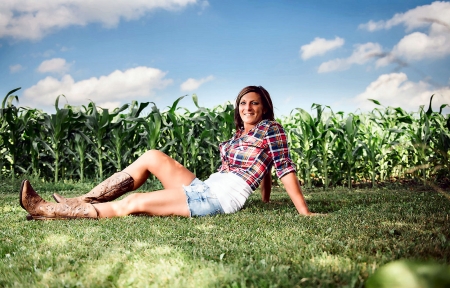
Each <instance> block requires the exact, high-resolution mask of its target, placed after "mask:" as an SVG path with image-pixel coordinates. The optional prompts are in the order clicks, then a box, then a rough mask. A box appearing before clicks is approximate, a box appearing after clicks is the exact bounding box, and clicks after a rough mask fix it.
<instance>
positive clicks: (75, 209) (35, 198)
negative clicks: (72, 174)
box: [19, 180, 98, 220]
mask: <svg viewBox="0 0 450 288" xmlns="http://www.w3.org/2000/svg"><path fill="white" fill-rule="evenodd" d="M19 201H20V206H22V208H23V209H25V210H26V211H27V212H28V213H29V215H27V220H53V219H74V218H98V213H97V210H96V209H95V207H94V206H93V205H92V204H88V203H81V202H80V203H76V204H72V205H70V204H67V203H56V204H55V203H50V202H47V201H45V200H44V199H42V198H41V196H39V195H38V194H37V193H36V191H34V189H33V187H32V186H31V184H30V181H28V180H23V181H22V185H21V187H20V192H19Z"/></svg>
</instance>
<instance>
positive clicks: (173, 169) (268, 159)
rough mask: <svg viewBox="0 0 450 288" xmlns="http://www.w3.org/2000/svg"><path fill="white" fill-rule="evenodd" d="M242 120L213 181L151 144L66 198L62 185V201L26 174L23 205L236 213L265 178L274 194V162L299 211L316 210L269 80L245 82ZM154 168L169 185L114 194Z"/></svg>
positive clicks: (70, 214)
mask: <svg viewBox="0 0 450 288" xmlns="http://www.w3.org/2000/svg"><path fill="white" fill-rule="evenodd" d="M234 122H235V125H236V133H235V134H234V136H233V137H232V138H231V139H230V140H228V141H225V142H222V143H220V145H219V150H220V157H221V160H222V165H221V167H220V168H219V172H217V173H214V174H212V175H211V176H210V177H209V178H208V179H207V180H205V181H200V180H199V179H197V178H196V177H195V175H194V174H193V173H192V172H190V171H189V170H188V169H186V168H185V167H183V166H182V165H181V164H180V163H178V162H177V161H175V160H174V159H172V158H170V157H169V156H167V155H166V154H164V153H162V152H160V151H157V150H150V151H147V152H145V153H144V155H142V156H141V157H139V158H138V159H137V160H136V161H134V162H133V163H132V164H131V165H130V166H128V167H127V168H126V169H125V170H123V171H121V172H118V173H115V174H114V175H112V176H111V177H109V178H108V179H106V180H105V181H103V182H102V183H100V184H99V185H98V186H96V187H95V188H94V189H92V190H91V191H90V192H89V193H87V194H85V195H83V196H79V197H76V198H64V197H62V196H61V195H58V194H56V193H55V194H54V195H53V198H54V199H55V200H56V202H58V203H50V202H47V201H45V200H44V199H42V198H41V197H40V196H39V195H38V194H37V193H36V192H35V191H34V190H33V187H32V186H31V184H30V182H29V181H28V180H24V181H23V182H22V185H21V188H20V195H19V197H20V205H21V206H22V208H24V209H25V210H27V211H28V213H29V215H28V216H27V219H29V220H31V219H35V220H47V219H71V218H110V217H117V216H125V215H130V214H147V215H151V216H153V215H155V216H169V215H179V216H185V217H192V216H206V215H215V214H221V213H234V212H236V211H239V210H240V209H241V208H242V206H243V205H244V203H245V201H246V200H247V198H248V197H249V196H250V194H251V193H252V192H253V191H254V190H255V189H256V188H257V187H259V186H260V185H261V194H262V195H261V196H262V199H263V201H264V202H269V199H270V192H271V188H272V187H271V176H270V174H271V173H270V168H271V166H272V165H274V166H275V169H276V174H277V176H278V177H279V178H280V179H281V182H282V183H283V185H284V187H285V189H286V191H287V193H288V194H289V197H290V198H291V200H292V202H293V203H294V205H295V207H296V208H297V211H298V213H300V214H303V215H313V213H311V212H310V211H309V210H308V206H307V205H306V202H305V199H304V197H303V194H302V192H301V189H300V184H299V181H298V179H297V177H296V174H295V166H294V163H293V162H292V160H291V158H290V153H289V149H288V145H287V140H286V134H285V133H284V130H283V127H281V125H280V124H278V123H277V122H275V119H274V113H273V105H272V100H271V98H270V95H269V93H268V92H267V91H266V90H265V89H264V88H263V87H261V86H248V87H245V88H244V89H242V91H241V92H240V93H239V95H238V97H237V98H236V104H235V110H234ZM150 173H152V174H153V175H155V176H156V177H157V178H158V179H159V180H160V181H161V183H162V185H163V187H164V190H160V191H154V192H149V193H134V194H131V195H129V196H127V197H125V198H124V199H122V200H119V201H115V202H110V201H112V200H114V199H117V198H118V197H120V196H122V195H123V194H125V193H126V192H129V191H132V190H135V189H137V188H139V187H140V186H141V185H142V184H143V183H144V182H145V180H146V179H147V178H148V177H149V175H150Z"/></svg>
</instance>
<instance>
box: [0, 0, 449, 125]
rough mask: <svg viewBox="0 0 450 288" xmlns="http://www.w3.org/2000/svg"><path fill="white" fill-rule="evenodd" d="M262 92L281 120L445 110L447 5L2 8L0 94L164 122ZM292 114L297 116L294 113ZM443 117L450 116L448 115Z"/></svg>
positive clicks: (131, 2)
mask: <svg viewBox="0 0 450 288" xmlns="http://www.w3.org/2000/svg"><path fill="white" fill-rule="evenodd" d="M248 85H261V86H263V87H264V88H266V89H267V90H268V91H269V93H270V95H271V97H272V100H273V104H274V106H275V115H276V116H277V117H280V116H287V115H289V114H290V113H291V111H293V109H295V108H303V109H305V110H307V111H311V106H312V105H313V104H314V103H316V104H321V105H324V106H325V105H327V106H330V107H331V109H332V110H333V111H335V112H337V111H343V112H345V113H359V112H364V111H371V110H372V109H374V108H375V107H377V106H376V105H375V104H374V103H373V102H372V101H370V100H368V99H375V100H378V101H379V102H380V103H381V104H382V105H383V106H385V107H387V106H393V107H402V108H403V109H405V110H407V111H418V110H419V107H420V105H425V106H426V107H428V103H429V99H430V97H431V95H433V94H434V95H435V97H434V99H433V108H434V109H435V110H439V107H440V105H443V104H450V2H449V1H435V2H433V1H420V0H408V1H404V0H377V1H373V0H370V1H367V0H340V1H329V0H326V1H325V0H304V1H296V0H279V1H269V0H239V1H231V0H229V1H219V0H146V1H141V0H127V1H113V0H97V1H87V0H58V1H55V0H40V1H35V0H2V1H1V2H0V94H1V93H3V94H2V96H1V97H2V99H3V97H4V95H6V94H7V93H8V92H9V91H10V90H12V89H14V88H18V87H21V90H19V91H17V92H16V95H17V96H18V97H19V104H18V105H20V106H25V107H32V108H39V109H43V110H44V111H46V112H48V113H54V111H55V108H54V104H55V99H56V97H57V96H58V95H64V96H65V99H64V98H61V99H60V106H62V105H63V104H64V103H69V104H71V105H87V104H88V103H89V102H90V101H94V102H95V103H96V105H97V106H100V107H103V108H110V109H113V108H114V107H118V106H121V105H123V104H126V103H131V101H133V100H136V101H139V102H154V103H155V104H156V106H157V107H158V108H160V109H161V110H164V109H165V108H166V107H168V106H171V105H172V104H173V103H174V101H175V100H176V99H178V98H179V97H181V96H184V95H188V97H185V98H184V99H183V100H182V101H181V102H180V103H179V106H181V107H185V108H187V109H189V110H190V111H194V110H195V106H194V104H193V101H192V100H191V96H192V95H193V94H195V95H197V96H198V99H199V105H200V106H203V107H208V108H212V107H215V106H217V105H221V104H223V103H226V102H227V101H231V102H234V100H235V98H236V96H237V95H238V93H239V91H240V90H241V89H242V88H244V87H245V86H248ZM294 111H295V110H294ZM444 112H445V113H450V109H449V108H448V107H447V108H446V109H445V110H444Z"/></svg>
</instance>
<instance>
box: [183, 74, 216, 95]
mask: <svg viewBox="0 0 450 288" xmlns="http://www.w3.org/2000/svg"><path fill="white" fill-rule="evenodd" d="M211 80H214V76H212V75H209V76H208V77H205V78H202V79H198V80H197V79H194V78H189V79H188V80H186V81H185V82H183V84H181V86H180V89H181V91H193V90H196V89H198V87H200V85H202V84H204V83H206V82H209V81H211Z"/></svg>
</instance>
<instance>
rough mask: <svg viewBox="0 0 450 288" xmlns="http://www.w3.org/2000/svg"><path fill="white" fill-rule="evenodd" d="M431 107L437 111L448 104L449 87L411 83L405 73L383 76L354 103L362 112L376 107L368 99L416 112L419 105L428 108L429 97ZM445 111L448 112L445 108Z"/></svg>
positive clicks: (449, 97)
mask: <svg viewBox="0 0 450 288" xmlns="http://www.w3.org/2000/svg"><path fill="white" fill-rule="evenodd" d="M433 94H435V96H434V98H433V103H432V107H433V110H434V111H439V107H440V105H443V104H450V86H447V87H442V88H438V89H435V88H432V86H431V85H430V84H428V83H426V82H423V81H419V82H412V81H409V80H408V76H407V75H406V74H405V73H391V74H383V75H381V76H379V77H378V79H377V80H375V81H373V82H372V83H370V85H369V86H367V88H366V90H365V91H364V92H363V93H361V94H359V95H358V96H356V97H355V98H354V101H355V102H356V103H357V105H358V107H359V108H361V109H363V110H371V109H373V108H375V107H376V105H375V104H374V103H372V102H371V101H369V100H368V99H375V100H378V101H379V102H380V103H381V104H382V105H383V106H385V107H387V106H391V107H401V108H403V109H404V110H407V111H418V109H419V107H420V106H421V105H425V108H428V105H429V102H430V97H431V95H433ZM446 111H449V109H448V108H447V109H446Z"/></svg>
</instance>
